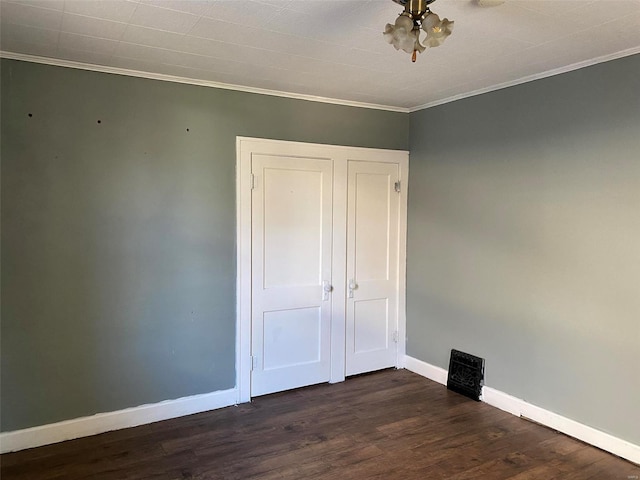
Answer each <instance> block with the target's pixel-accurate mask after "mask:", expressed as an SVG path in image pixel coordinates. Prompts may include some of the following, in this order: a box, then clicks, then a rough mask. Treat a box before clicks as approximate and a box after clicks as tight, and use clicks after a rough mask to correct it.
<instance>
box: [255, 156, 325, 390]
mask: <svg viewBox="0 0 640 480" xmlns="http://www.w3.org/2000/svg"><path fill="white" fill-rule="evenodd" d="M332 172H333V164H332V161H331V160H327V159H313V158H296V157H290V156H286V157H284V156H282V157H280V156H273V155H254V157H253V158H252V174H253V176H254V177H253V178H254V189H253V191H252V313H251V316H252V334H251V335H252V357H253V370H252V376H251V394H252V396H256V395H263V394H267V393H272V392H277V391H282V390H288V389H291V388H297V387H300V386H304V385H312V384H314V383H321V382H326V381H328V380H329V375H330V365H331V358H330V356H331V352H330V335H331V302H330V301H329V295H328V294H327V293H326V292H325V291H324V287H325V285H326V284H325V283H324V282H329V281H330V279H331V243H332V239H333V233H332V230H333V228H332V221H333V219H332V207H333V199H332V188H333V187H332V185H333V178H332V176H333V175H332Z"/></svg>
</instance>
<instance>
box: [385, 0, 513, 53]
mask: <svg viewBox="0 0 640 480" xmlns="http://www.w3.org/2000/svg"><path fill="white" fill-rule="evenodd" d="M392 1H393V2H395V3H397V4H398V5H401V6H403V7H404V11H403V12H402V13H400V14H399V15H398V18H397V19H396V21H395V23H394V24H391V23H387V25H386V26H385V29H384V33H383V35H384V38H385V40H386V41H387V43H390V44H391V45H393V46H394V47H395V49H396V50H403V51H405V52H407V53H410V54H411V61H412V62H415V61H416V57H417V54H418V53H422V52H424V51H425V50H426V49H427V48H429V47H439V46H440V45H442V43H443V42H444V41H445V40H446V39H447V37H448V36H449V35H451V32H452V31H453V23H454V22H453V21H450V20H449V19H447V18H444V19H440V17H439V16H438V15H437V14H436V13H434V12H432V11H431V9H430V8H429V5H431V4H432V3H433V2H435V0H392ZM504 1H505V0H474V3H475V4H476V5H478V6H481V7H493V6H496V5H500V4H502V3H504ZM420 30H423V31H424V32H425V33H426V37H425V38H424V40H422V43H420V42H421V40H420Z"/></svg>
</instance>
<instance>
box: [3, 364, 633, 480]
mask: <svg viewBox="0 0 640 480" xmlns="http://www.w3.org/2000/svg"><path fill="white" fill-rule="evenodd" d="M0 462H1V470H0V473H1V478H2V480H13V479H29V480H40V479H65V480H66V479H68V480H73V479H85V478H86V479H109V480H111V479H114V480H115V479H117V480H126V479H146V478H152V479H171V480H173V479H225V480H227V479H251V478H260V479H339V480H347V479H374V478H377V479H385V480H391V479H402V480H411V479H420V480H424V479H427V480H436V479H456V480H460V479H491V480H501V479H511V480H525V479H541V480H552V479H563V480H578V479H579V480H589V479H593V480H596V479H597V480H609V479H611V480H614V479H620V480H636V479H638V478H639V477H640V468H639V467H637V466H636V465H634V464H632V463H630V462H627V461H625V460H622V459H620V458H618V457H615V456H613V455H610V454H608V453H605V452H603V451H601V450H598V449H597V448H594V447H590V446H588V445H586V444H584V443H582V442H579V441H577V440H574V439H572V438H569V437H567V436H565V435H562V434H559V433H556V432H554V431H552V430H549V429H547V428H544V427H541V426H539V425H536V424H534V423H531V422H528V421H526V420H522V419H519V418H516V417H514V416H512V415H509V414H507V413H504V412H502V411H500V410H497V409H495V408H493V407H490V406H488V405H486V404H484V403H478V402H474V401H472V400H469V399H467V398H465V397H463V396H460V395H458V394H455V393H452V392H450V391H448V390H447V389H446V388H445V387H443V386H442V385H439V384H436V383H433V382H431V381H429V380H426V379H424V378H422V377H420V376H418V375H415V374H413V373H410V372H408V371H405V370H399V371H394V370H386V371H382V372H377V373H374V374H369V375H363V376H359V377H355V378H351V379H349V380H347V381H346V382H344V383H340V384H335V385H328V384H325V385H317V386H314V387H308V388H304V389H300V390H295V391H291V392H284V393H279V394H274V395H268V396H264V397H260V398H256V399H255V400H254V401H253V403H251V404H244V405H240V406H237V407H229V408H225V409H221V410H215V411H211V412H207V413H200V414H196V415H191V416H188V417H182V418H178V419H174V420H167V421H164V422H158V423H154V424H150V425H144V426H141V427H136V428H130V429H126V430H119V431H115V432H109V433H104V434H101V435H96V436H93V437H86V438H81V439H77V440H71V441H68V442H63V443H58V444H55V445H49V446H44V447H40V448H35V449H30V450H24V451H21V452H15V453H10V454H5V455H2V456H1V457H0Z"/></svg>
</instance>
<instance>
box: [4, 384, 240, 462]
mask: <svg viewBox="0 0 640 480" xmlns="http://www.w3.org/2000/svg"><path fill="white" fill-rule="evenodd" d="M236 397H237V392H236V389H235V388H232V389H229V390H221V391H218V392H212V393H203V394H200V395H192V396H190V397H183V398H178V399H176V400H165V401H163V402H159V403H152V404H148V405H141V406H139V407H132V408H125V409H124V410H117V411H115V412H107V413H98V414H96V415H92V416H90V417H81V418H74V419H73V420H65V421H63V422H57V423H51V424H48V425H41V426H38V427H32V428H25V429H24V430H16V431H13V432H2V433H0V453H7V452H14V451H17V450H24V449H25V448H33V447H39V446H41V445H48V444H50V443H56V442H62V441H64V440H71V439H74V438H80V437H87V436H89V435H96V434H98V433H104V432H109V431H111V430H119V429H121V428H128V427H135V426H138V425H144V424H147V423H153V422H158V421H160V420H168V419H170V418H176V417H182V416H184V415H191V414H193V413H200V412H206V411H208V410H215V409H217V408H222V407H228V406H230V405H234V404H235V403H236Z"/></svg>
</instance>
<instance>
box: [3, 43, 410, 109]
mask: <svg viewBox="0 0 640 480" xmlns="http://www.w3.org/2000/svg"><path fill="white" fill-rule="evenodd" d="M0 57H2V58H8V59H10V60H21V61H24V62H32V63H41V64H44V65H53V66H55V67H66V68H76V69H78V70H90V71H92V72H101V73H112V74H114V75H125V76H128V77H138V78H148V79H150V80H160V81H163V82H174V83H186V84H188V85H199V86H201V87H211V88H220V89H223V90H234V91H237V92H246V93H257V94H259V95H270V96H272V97H284V98H292V99H295V100H306V101H308V102H318V103H330V104H332V105H343V106H346V107H357V108H370V109H373V110H385V111H389V112H400V113H409V109H408V108H405V107H394V106H390V105H378V104H375V103H365V102H356V101H353V100H342V99H339V98H328V97H320V96H317V95H308V94H304V93H294V92H284V91H279V90H269V89H266V88H257V87H247V86H243V85H233V84H230V83H221V82H214V81H211V80H200V79H196V78H189V77H179V76H175V75H166V74H164V73H153V72H143V71H140V70H130V69H128V68H119V67H108V66H106V65H94V64H91V63H82V62H74V61H71V60H62V59H59V58H49V57H38V56H36V55H26V54H23V53H13V52H6V51H3V50H0Z"/></svg>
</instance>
